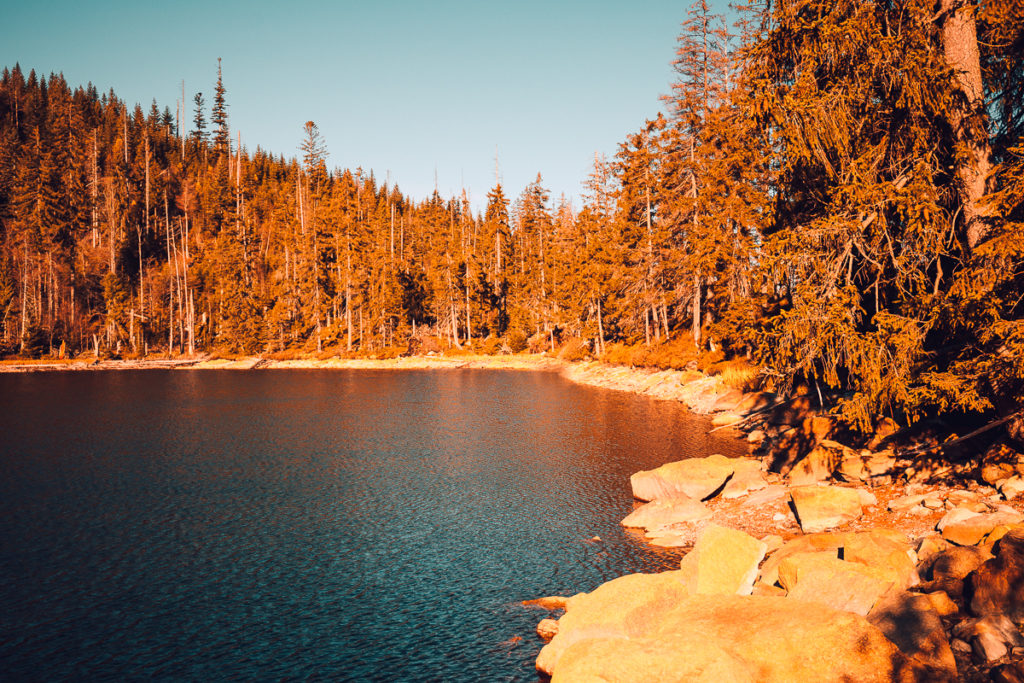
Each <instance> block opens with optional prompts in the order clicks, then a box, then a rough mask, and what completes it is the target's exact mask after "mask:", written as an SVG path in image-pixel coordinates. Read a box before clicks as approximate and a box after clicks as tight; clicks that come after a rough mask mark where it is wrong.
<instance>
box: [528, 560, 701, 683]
mask: <svg viewBox="0 0 1024 683" xmlns="http://www.w3.org/2000/svg"><path fill="white" fill-rule="evenodd" d="M689 579H690V576H689V574H687V573H686V572H682V571H679V570H676V571H670V572H660V573H657V574H627V575H625V576H620V577H619V578H617V579H613V580H611V581H608V582H607V583H603V584H601V585H600V586H598V587H597V588H596V589H594V590H593V591H592V592H590V593H581V594H579V595H574V596H573V597H572V598H570V599H569V602H568V604H567V605H566V611H565V615H564V616H562V618H561V619H559V620H558V633H557V634H556V635H555V636H554V637H553V638H552V639H551V642H549V643H548V644H547V645H545V646H544V647H543V648H542V649H541V651H540V654H539V655H538V657H537V668H538V669H540V670H541V671H546V672H548V673H551V672H552V671H554V670H555V665H556V663H557V662H558V660H559V659H560V658H561V656H562V654H563V653H564V652H565V650H566V649H567V648H568V647H570V646H571V645H573V644H574V643H576V642H579V641H581V640H587V639H591V638H609V637H614V638H631V637H634V636H637V635H640V634H642V633H644V632H645V631H646V630H647V629H648V628H649V625H650V624H651V623H654V622H656V621H658V620H659V619H660V618H661V617H662V615H664V614H665V612H667V611H669V610H671V609H673V608H674V607H675V606H676V605H678V604H679V603H680V602H682V601H683V600H685V599H686V598H687V597H689V594H690V591H689V588H688V586H687V582H688V581H689Z"/></svg>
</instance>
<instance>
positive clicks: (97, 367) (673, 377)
mask: <svg viewBox="0 0 1024 683" xmlns="http://www.w3.org/2000/svg"><path fill="white" fill-rule="evenodd" d="M104 370H115V371H116V370H391V371H401V370H524V371H547V372H559V373H560V374H561V375H562V376H563V377H565V378H566V379H568V380H570V381H572V382H575V383H576V384H582V385H586V386H591V387H597V388H602V389H610V390H613V391H625V392H629V393H632V394H637V395H640V396H647V397H649V398H653V399H657V400H664V401H679V402H682V403H685V404H686V405H687V407H688V408H689V410H690V411H691V412H693V413H696V414H698V415H708V414H710V413H713V412H715V411H716V409H717V408H716V404H717V403H718V402H719V401H720V400H721V399H722V398H723V397H724V396H726V395H728V394H730V393H733V394H737V393H738V392H737V391H736V390H733V389H730V388H729V387H727V386H726V385H725V384H724V382H722V381H721V380H720V379H718V378H716V377H711V376H707V375H703V374H701V373H698V372H694V371H682V370H659V369H655V368H635V367H627V366H623V365H613V364H611V363H604V362H602V361H594V360H590V361H565V360H561V359H559V358H552V357H551V356H547V355H543V354H512V355H482V354H481V355H464V356H443V355H436V356H426V355H416V356H401V357H398V358H388V359H377V358H325V359H319V358H296V359H288V360H278V359H273V358H263V357H260V356H250V357H244V358H208V357H205V356H202V357H196V358H146V359H138V360H98V359H97V360H46V361H29V362H26V361H0V374H8V373H9V374H14V373H34V372H95V371H104Z"/></svg>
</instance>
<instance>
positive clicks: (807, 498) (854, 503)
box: [789, 486, 862, 533]
mask: <svg viewBox="0 0 1024 683" xmlns="http://www.w3.org/2000/svg"><path fill="white" fill-rule="evenodd" d="M789 495H790V496H791V497H792V499H793V507H795V508H796V515H797V519H798V521H799V522H800V528H801V529H803V530H804V532H805V533H817V532H820V531H825V530H827V529H832V528H835V527H837V526H841V525H843V524H846V523H848V522H852V521H853V520H855V519H857V518H859V517H860V516H861V514H862V508H861V498H860V495H859V494H858V493H857V491H856V489H850V488H843V487H840V486H795V487H793V488H792V489H791V490H790V492H789Z"/></svg>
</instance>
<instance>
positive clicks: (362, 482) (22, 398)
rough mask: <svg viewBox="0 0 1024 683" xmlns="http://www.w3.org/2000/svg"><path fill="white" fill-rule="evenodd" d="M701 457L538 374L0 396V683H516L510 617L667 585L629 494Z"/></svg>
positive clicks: (104, 378) (258, 379)
mask: <svg viewBox="0 0 1024 683" xmlns="http://www.w3.org/2000/svg"><path fill="white" fill-rule="evenodd" d="M706 432H707V423H706V422H704V421H702V420H699V419H697V418H693V417H691V416H689V415H687V413H686V412H685V411H684V410H683V409H682V408H681V406H680V405H678V404H675V403H668V402H656V401H651V400H649V399H645V398H641V397H636V396H632V395H629V394H624V393H618V392H610V391H604V390H599V389H592V388H587V387H581V386H577V385H574V384H572V383H570V382H568V381H566V380H563V379H562V378H560V377H559V376H557V375H555V374H549V373H539V372H510V371H484V370H460V371H435V372H414V371H406V372H376V371H337V370H329V371H322V370H310V371H303V370H296V371H285V370H273V371H254V372H238V371H157V370H150V371H135V372H132V371H123V372H97V373H92V372H69V373H40V374H27V375H0V677H2V678H4V679H5V680H58V679H80V680H125V679H161V680H172V679H173V680H183V679H184V680H206V679H235V680H250V679H258V680H276V679H307V678H309V679H321V678H323V679H332V680H381V681H392V680H394V681H413V680H416V681H420V680H423V681H462V680H465V681H501V680H516V681H535V680H537V674H536V673H535V671H534V668H533V660H534V658H535V657H536V655H537V652H538V651H539V650H540V647H541V642H540V641H539V639H537V637H536V635H535V634H534V628H535V626H536V623H537V622H538V621H539V620H540V619H541V618H543V617H544V616H546V613H545V612H542V611H537V610H530V609H526V608H523V607H522V606H520V605H519V604H518V601H520V600H523V599H527V598H534V597H539V596H543V595H551V594H566V595H568V594H573V593H576V592H578V591H589V590H592V589H593V588H594V587H596V586H597V585H598V584H600V583H601V582H603V581H606V580H608V579H611V578H614V577H616V576H619V575H621V574H625V573H629V572H632V571H655V570H659V569H664V568H668V567H669V566H672V565H674V564H675V563H676V562H677V561H678V555H677V554H674V553H672V552H655V551H652V550H648V549H645V548H644V547H643V546H642V545H641V544H640V543H639V541H638V540H637V539H636V538H635V537H633V536H631V535H629V534H628V533H624V532H623V530H622V529H621V527H620V526H619V521H620V520H621V519H622V518H623V517H624V516H625V515H626V514H628V512H629V511H630V510H631V509H632V507H633V502H632V498H631V496H630V492H629V475H630V474H631V473H632V472H634V471H636V470H638V469H648V468H651V467H655V466H657V465H660V464H662V463H664V462H668V461H670V460H676V459H679V458H681V457H686V456H691V455H706V454H707V453H709V452H713V451H717V452H724V453H730V452H731V453H736V452H738V451H740V450H741V447H740V445H739V444H737V443H736V442H734V441H732V440H731V439H729V438H727V437H725V436H721V437H716V435H711V436H707V435H706ZM593 536H600V537H601V539H603V540H602V542H589V541H588V539H590V538H592V537H593ZM516 636H519V637H521V638H522V640H521V641H513V640H512V639H513V638H514V637H516Z"/></svg>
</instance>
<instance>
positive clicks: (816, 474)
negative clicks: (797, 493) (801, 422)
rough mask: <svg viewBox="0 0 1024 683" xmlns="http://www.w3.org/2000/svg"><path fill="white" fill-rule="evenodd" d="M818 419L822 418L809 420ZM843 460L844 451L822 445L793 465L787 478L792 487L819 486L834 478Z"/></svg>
mask: <svg viewBox="0 0 1024 683" xmlns="http://www.w3.org/2000/svg"><path fill="white" fill-rule="evenodd" d="M817 419H820V418H808V420H817ZM841 458H842V451H840V450H836V449H833V448H831V447H829V446H827V445H825V444H821V445H819V446H816V447H815V448H814V450H812V451H811V452H810V453H808V454H807V455H805V456H804V457H803V458H802V459H801V460H800V461H799V462H797V464H795V465H793V468H792V469H791V470H789V473H788V474H787V475H786V476H787V477H788V479H789V483H790V485H791V486H810V485H812V484H817V483H818V482H819V481H826V480H827V479H828V478H829V477H831V476H832V471H833V470H835V469H836V467H837V466H838V465H839V461H840V459H841Z"/></svg>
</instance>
